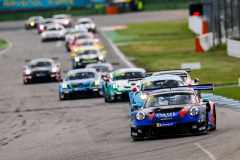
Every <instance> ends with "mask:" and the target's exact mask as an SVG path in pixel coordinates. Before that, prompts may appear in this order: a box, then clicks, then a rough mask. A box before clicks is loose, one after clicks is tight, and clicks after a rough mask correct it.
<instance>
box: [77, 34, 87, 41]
mask: <svg viewBox="0 0 240 160" xmlns="http://www.w3.org/2000/svg"><path fill="white" fill-rule="evenodd" d="M85 38H91V37H90V36H89V35H88V34H81V35H77V36H75V40H77V39H85Z"/></svg>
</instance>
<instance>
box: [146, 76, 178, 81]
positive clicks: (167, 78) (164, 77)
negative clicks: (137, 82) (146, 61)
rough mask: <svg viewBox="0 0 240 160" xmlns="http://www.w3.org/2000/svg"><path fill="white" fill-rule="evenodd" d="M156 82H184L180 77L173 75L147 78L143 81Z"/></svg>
mask: <svg viewBox="0 0 240 160" xmlns="http://www.w3.org/2000/svg"><path fill="white" fill-rule="evenodd" d="M156 80H179V81H182V79H181V78H180V77H179V76H176V75H172V74H164V75H158V76H150V77H146V78H144V79H143V80H142V82H150V81H156Z"/></svg>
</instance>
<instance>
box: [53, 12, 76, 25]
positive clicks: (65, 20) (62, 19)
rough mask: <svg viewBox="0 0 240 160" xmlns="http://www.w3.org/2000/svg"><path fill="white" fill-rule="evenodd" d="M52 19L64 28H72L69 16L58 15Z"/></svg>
mask: <svg viewBox="0 0 240 160" xmlns="http://www.w3.org/2000/svg"><path fill="white" fill-rule="evenodd" d="M53 18H54V19H56V21H57V23H59V24H61V25H63V26H64V27H71V26H72V18H71V16H70V15H66V14H58V15H54V16H53Z"/></svg>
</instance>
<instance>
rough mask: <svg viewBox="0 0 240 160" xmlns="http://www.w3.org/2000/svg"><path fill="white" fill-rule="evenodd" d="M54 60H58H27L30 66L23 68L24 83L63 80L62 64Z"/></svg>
mask: <svg viewBox="0 0 240 160" xmlns="http://www.w3.org/2000/svg"><path fill="white" fill-rule="evenodd" d="M53 59H57V58H52V59H51V58H38V59H34V60H26V62H30V64H29V65H28V66H23V83H24V84H28V83H33V82H40V81H58V80H59V79H61V73H60V63H55V62H54V61H53Z"/></svg>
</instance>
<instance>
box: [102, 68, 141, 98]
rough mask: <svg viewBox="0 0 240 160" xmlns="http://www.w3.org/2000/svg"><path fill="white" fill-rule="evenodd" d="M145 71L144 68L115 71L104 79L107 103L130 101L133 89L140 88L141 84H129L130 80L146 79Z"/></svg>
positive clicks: (137, 82)
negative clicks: (130, 93)
mask: <svg viewBox="0 0 240 160" xmlns="http://www.w3.org/2000/svg"><path fill="white" fill-rule="evenodd" d="M144 77H145V70H144V69H142V68H125V69H119V70H115V71H114V72H112V73H110V74H109V75H108V76H107V77H106V78H105V79H104V81H105V82H104V84H103V86H104V90H103V91H104V99H105V102H115V101H117V100H124V99H125V100H128V99H129V92H131V90H132V88H139V87H140V82H139V81H136V82H132V83H130V84H129V83H128V79H129V78H144Z"/></svg>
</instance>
